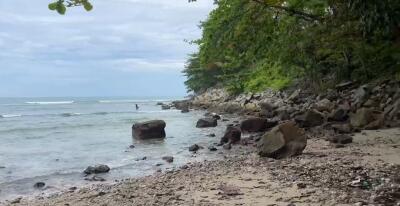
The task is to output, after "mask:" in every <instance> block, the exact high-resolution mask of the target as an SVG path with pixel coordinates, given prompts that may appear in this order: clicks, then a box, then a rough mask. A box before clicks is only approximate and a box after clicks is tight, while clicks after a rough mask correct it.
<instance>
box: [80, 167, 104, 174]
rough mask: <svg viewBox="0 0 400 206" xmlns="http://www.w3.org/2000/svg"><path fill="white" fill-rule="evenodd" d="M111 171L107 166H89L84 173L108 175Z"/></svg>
mask: <svg viewBox="0 0 400 206" xmlns="http://www.w3.org/2000/svg"><path fill="white" fill-rule="evenodd" d="M109 171H110V167H108V166H107V165H96V166H89V167H87V168H86V169H85V171H83V172H84V173H85V174H88V175H89V174H99V173H107V172H109Z"/></svg>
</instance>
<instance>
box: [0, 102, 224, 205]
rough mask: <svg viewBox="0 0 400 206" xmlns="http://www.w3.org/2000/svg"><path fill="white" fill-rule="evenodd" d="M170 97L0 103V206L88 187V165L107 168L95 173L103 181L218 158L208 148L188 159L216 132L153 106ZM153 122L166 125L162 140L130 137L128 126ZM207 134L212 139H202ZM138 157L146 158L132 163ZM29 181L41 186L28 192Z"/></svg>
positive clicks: (214, 139) (191, 118)
mask: <svg viewBox="0 0 400 206" xmlns="http://www.w3.org/2000/svg"><path fill="white" fill-rule="evenodd" d="M175 99H181V98H177V97H170V98H127V97H124V98H110V97H103V98H101V97H96V98H94V97H91V98H72V97H64V98H0V200H1V199H3V200H4V199H9V198H14V197H16V196H19V195H38V194H42V193H53V192H58V191H63V190H65V189H66V188H69V187H75V186H78V187H79V186H82V185H90V184H93V182H89V181H86V180H84V179H85V177H84V175H83V173H82V171H83V170H84V169H85V168H86V167H87V166H89V165H95V164H107V165H108V166H110V167H111V168H112V170H111V172H110V173H108V174H104V175H102V177H103V178H105V179H106V180H107V182H108V183H109V182H113V181H115V180H119V179H123V178H127V177H135V176H143V175H149V174H152V173H154V172H155V171H156V170H157V169H159V168H161V169H163V170H165V169H172V168H175V167H179V166H180V165H182V164H184V163H186V162H189V161H201V160H203V159H215V158H217V156H216V155H214V153H211V152H209V151H208V150H207V149H204V150H203V151H202V152H200V154H196V155H194V154H192V153H190V152H189V151H188V147H189V146H190V145H192V144H194V143H198V144H200V145H203V146H204V147H207V146H208V145H210V144H212V143H213V142H218V139H217V137H218V136H220V135H222V132H223V131H220V130H221V129H218V128H209V129H198V128H195V124H196V121H197V120H198V119H199V118H201V117H202V116H203V115H204V112H201V111H192V112H190V113H181V112H180V111H178V110H161V107H160V106H157V105H156V103H157V102H170V101H172V100H175ZM135 104H138V105H139V110H136V108H135ZM153 119H162V120H164V121H166V123H167V127H166V133H167V138H165V139H164V140H150V141H143V140H142V141H139V140H135V139H133V138H132V129H131V127H132V124H133V123H134V122H140V121H146V120H153ZM209 133H215V134H217V137H207V136H206V134H209ZM130 145H134V146H135V148H133V149H131V148H129V146H130ZM166 155H171V156H174V158H175V160H174V163H172V164H168V163H166V162H164V161H163V160H161V158H162V157H163V156H166ZM143 157H147V159H146V160H138V159H142V158H143ZM157 163H163V165H162V166H156V164H157ZM36 182H45V183H46V187H45V188H43V189H35V188H34V187H33V185H34V184H35V183H36Z"/></svg>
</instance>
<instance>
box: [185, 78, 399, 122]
mask: <svg viewBox="0 0 400 206" xmlns="http://www.w3.org/2000/svg"><path fill="white" fill-rule="evenodd" d="M192 106H193V107H195V108H207V109H209V110H211V111H215V112H220V113H222V112H227V113H242V114H252V115H255V116H260V117H265V118H273V119H274V120H277V121H284V120H291V119H292V120H295V121H296V122H297V123H299V124H300V125H301V126H302V127H314V126H319V125H323V124H325V123H326V122H338V123H348V124H349V125H350V126H351V128H352V129H355V130H357V129H377V128H382V127H393V126H398V125H399V120H400V113H399V111H400V82H399V81H394V80H386V81H381V82H378V83H370V84H365V85H361V86H359V85H357V84H356V83H353V82H344V83H341V84H338V85H336V87H335V89H330V90H327V91H326V92H325V93H320V94H313V93H312V92H308V91H306V90H301V89H297V90H295V91H293V92H291V93H288V92H281V91H273V90H267V91H265V92H262V93H257V94H252V93H249V94H242V95H239V96H235V97H233V96H230V95H229V94H228V93H227V92H226V91H225V90H223V89H209V90H207V91H206V92H205V93H203V94H201V95H198V96H196V97H194V99H193V101H192Z"/></svg>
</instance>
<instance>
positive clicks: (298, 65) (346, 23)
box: [184, 0, 400, 92]
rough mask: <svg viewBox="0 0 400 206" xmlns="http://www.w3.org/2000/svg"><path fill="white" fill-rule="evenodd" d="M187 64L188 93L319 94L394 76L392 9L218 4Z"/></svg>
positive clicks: (232, 0)
mask: <svg viewBox="0 0 400 206" xmlns="http://www.w3.org/2000/svg"><path fill="white" fill-rule="evenodd" d="M201 27H202V29H203V35H202V38H201V39H199V40H197V41H194V42H195V43H197V44H198V45H199V51H198V52H196V53H195V54H192V55H190V56H189V59H188V62H187V65H186V69H185V71H184V73H185V75H186V76H187V77H188V80H187V81H186V85H187V87H188V89H189V90H192V91H195V92H199V91H201V90H202V89H206V88H208V87H210V86H217V85H220V86H224V87H226V88H228V89H229V90H230V91H232V92H243V91H260V90H263V89H266V88H275V89H282V88H285V87H286V86H288V85H290V84H291V83H293V81H295V80H298V79H303V80H306V81H305V82H308V83H309V84H310V86H314V87H318V88H321V87H324V86H328V84H329V83H335V82H338V81H341V80H344V79H353V80H358V81H366V80H370V79H373V78H376V77H377V76H381V75H385V74H393V73H399V70H400V69H399V60H400V52H399V51H400V49H399V48H400V45H399V44H400V1H397V0H380V1H375V0H219V1H217V8H216V9H215V10H214V11H212V12H211V13H210V15H209V18H208V19H207V20H206V21H204V22H202V23H201Z"/></svg>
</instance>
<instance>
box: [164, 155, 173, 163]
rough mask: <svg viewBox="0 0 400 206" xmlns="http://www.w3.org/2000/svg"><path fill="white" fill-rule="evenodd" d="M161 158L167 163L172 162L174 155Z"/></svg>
mask: <svg viewBox="0 0 400 206" xmlns="http://www.w3.org/2000/svg"><path fill="white" fill-rule="evenodd" d="M162 159H163V160H165V161H166V162H168V163H172V162H173V161H174V157H172V156H165V157H162Z"/></svg>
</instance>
